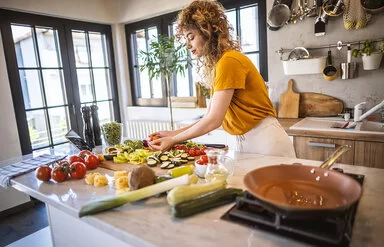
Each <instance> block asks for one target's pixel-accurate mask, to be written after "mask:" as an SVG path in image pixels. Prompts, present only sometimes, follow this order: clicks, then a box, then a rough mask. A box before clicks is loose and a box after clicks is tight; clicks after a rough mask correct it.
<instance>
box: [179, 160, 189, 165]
mask: <svg viewBox="0 0 384 247" xmlns="http://www.w3.org/2000/svg"><path fill="white" fill-rule="evenodd" d="M180 162H181V164H187V163H188V160H186V159H181V160H180Z"/></svg>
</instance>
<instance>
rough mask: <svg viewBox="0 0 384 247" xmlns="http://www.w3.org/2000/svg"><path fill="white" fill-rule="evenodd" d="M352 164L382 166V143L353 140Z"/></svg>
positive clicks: (383, 153) (383, 163) (383, 152)
mask: <svg viewBox="0 0 384 247" xmlns="http://www.w3.org/2000/svg"><path fill="white" fill-rule="evenodd" d="M354 165H357V166H368V167H376V168H384V143H383V142H368V141H355V157H354Z"/></svg>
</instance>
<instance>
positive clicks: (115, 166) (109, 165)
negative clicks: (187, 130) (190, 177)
mask: <svg viewBox="0 0 384 247" xmlns="http://www.w3.org/2000/svg"><path fill="white" fill-rule="evenodd" d="M191 164H193V163H191ZM144 165H146V164H141V165H134V164H128V163H121V164H119V163H114V162H113V161H112V160H104V161H103V162H101V163H100V164H99V166H100V167H103V168H106V169H109V170H113V171H127V172H128V173H129V172H131V171H132V170H133V169H135V168H136V167H139V166H144ZM151 168H152V170H153V171H154V172H155V175H156V176H160V175H164V174H167V172H168V169H161V168H160V165H158V166H156V167H151Z"/></svg>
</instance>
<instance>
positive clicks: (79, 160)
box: [68, 155, 84, 165]
mask: <svg viewBox="0 0 384 247" xmlns="http://www.w3.org/2000/svg"><path fill="white" fill-rule="evenodd" d="M73 162H83V163H84V159H83V158H81V157H79V156H77V155H72V156H71V157H69V159H68V163H69V164H70V165H71V164H72V163H73Z"/></svg>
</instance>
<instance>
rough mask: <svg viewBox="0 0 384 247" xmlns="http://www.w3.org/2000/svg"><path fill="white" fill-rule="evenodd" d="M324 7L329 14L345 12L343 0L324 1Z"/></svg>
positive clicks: (334, 14) (337, 14) (336, 14)
mask: <svg viewBox="0 0 384 247" xmlns="http://www.w3.org/2000/svg"><path fill="white" fill-rule="evenodd" d="M322 8H323V11H324V12H325V13H326V14H327V15H328V16H339V15H341V14H342V13H343V12H344V8H345V5H344V3H343V0H338V1H334V0H327V1H325V2H324V3H323V6H322Z"/></svg>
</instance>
